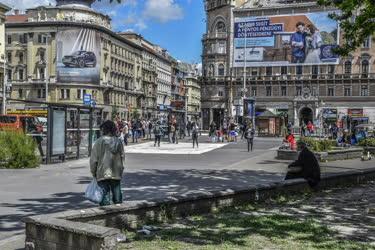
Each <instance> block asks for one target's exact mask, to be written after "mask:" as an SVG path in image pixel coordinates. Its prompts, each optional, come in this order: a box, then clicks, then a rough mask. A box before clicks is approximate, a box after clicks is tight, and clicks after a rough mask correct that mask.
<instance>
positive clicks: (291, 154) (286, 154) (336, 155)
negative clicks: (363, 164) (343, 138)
mask: <svg viewBox="0 0 375 250" xmlns="http://www.w3.org/2000/svg"><path fill="white" fill-rule="evenodd" d="M362 153H363V148H348V149H343V150H332V151H328V152H317V153H315V156H316V158H317V159H318V160H319V161H320V162H325V161H342V160H349V159H360V158H361V156H362ZM276 158H277V159H279V160H289V161H295V160H297V158H298V152H297V151H292V150H286V149H279V150H277V156H276Z"/></svg>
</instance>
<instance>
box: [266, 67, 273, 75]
mask: <svg viewBox="0 0 375 250" xmlns="http://www.w3.org/2000/svg"><path fill="white" fill-rule="evenodd" d="M266 75H267V76H272V67H266Z"/></svg>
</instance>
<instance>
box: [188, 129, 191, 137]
mask: <svg viewBox="0 0 375 250" xmlns="http://www.w3.org/2000/svg"><path fill="white" fill-rule="evenodd" d="M187 134H188V137H190V129H188V130H187Z"/></svg>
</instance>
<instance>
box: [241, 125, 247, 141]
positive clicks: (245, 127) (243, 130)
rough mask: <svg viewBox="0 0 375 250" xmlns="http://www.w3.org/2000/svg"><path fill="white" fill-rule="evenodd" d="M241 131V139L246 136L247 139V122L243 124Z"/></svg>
mask: <svg viewBox="0 0 375 250" xmlns="http://www.w3.org/2000/svg"><path fill="white" fill-rule="evenodd" d="M241 132H242V135H241V140H243V139H244V138H245V139H246V137H245V134H246V132H247V124H246V123H244V124H242V126H241Z"/></svg>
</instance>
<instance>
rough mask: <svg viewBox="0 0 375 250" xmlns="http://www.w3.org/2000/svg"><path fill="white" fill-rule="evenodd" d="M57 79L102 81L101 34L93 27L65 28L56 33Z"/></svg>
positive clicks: (88, 81) (83, 81)
mask: <svg viewBox="0 0 375 250" xmlns="http://www.w3.org/2000/svg"><path fill="white" fill-rule="evenodd" d="M56 42H57V81H58V82H61V83H89V84H99V83H100V34H99V33H98V32H96V31H95V30H92V29H80V28H76V29H74V28H73V29H72V28H70V29H64V30H59V31H58V32H57V35H56Z"/></svg>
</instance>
